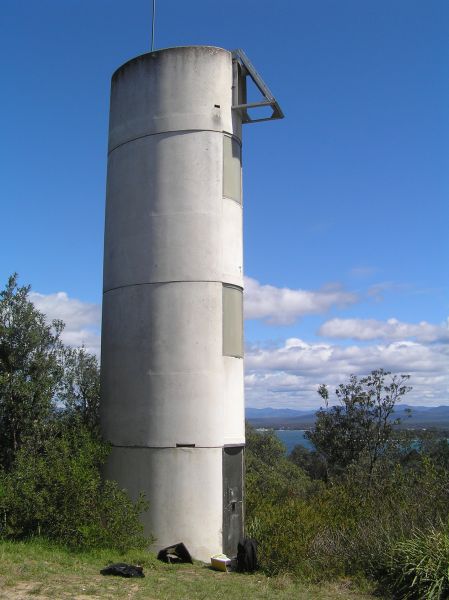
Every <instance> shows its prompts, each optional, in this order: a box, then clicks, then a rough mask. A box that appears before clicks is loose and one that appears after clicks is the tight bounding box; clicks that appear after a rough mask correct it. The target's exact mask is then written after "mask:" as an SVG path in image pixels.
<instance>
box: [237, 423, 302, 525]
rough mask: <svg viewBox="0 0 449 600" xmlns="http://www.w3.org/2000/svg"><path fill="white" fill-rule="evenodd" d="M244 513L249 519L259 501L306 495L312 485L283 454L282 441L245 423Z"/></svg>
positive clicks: (257, 506)
mask: <svg viewBox="0 0 449 600" xmlns="http://www.w3.org/2000/svg"><path fill="white" fill-rule="evenodd" d="M245 464H246V481H245V502H246V514H247V518H248V519H250V518H251V516H252V515H253V514H254V512H255V511H256V509H258V508H259V507H260V504H261V502H262V501H263V500H264V501H267V500H268V501H270V502H273V503H276V502H278V501H280V500H282V499H284V498H291V497H299V496H303V495H304V494H307V493H308V491H309V489H310V487H311V484H310V481H309V479H308V477H307V476H306V474H305V473H304V471H303V470H302V469H300V468H299V467H297V466H296V465H294V464H293V463H292V462H291V461H289V460H288V459H287V458H286V456H285V448H284V446H283V444H282V442H280V441H279V439H278V438H277V437H276V436H275V435H274V434H273V432H272V431H264V432H257V431H256V430H255V429H253V428H252V427H251V426H250V425H248V424H247V425H246V450H245Z"/></svg>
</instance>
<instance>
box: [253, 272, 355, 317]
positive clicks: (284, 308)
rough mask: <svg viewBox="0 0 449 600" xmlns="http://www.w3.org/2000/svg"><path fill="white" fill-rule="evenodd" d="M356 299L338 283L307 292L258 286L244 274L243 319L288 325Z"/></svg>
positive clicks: (257, 283)
mask: <svg viewBox="0 0 449 600" xmlns="http://www.w3.org/2000/svg"><path fill="white" fill-rule="evenodd" d="M357 301H358V297H357V296H356V294H353V293H352V292H348V291H346V290H344V289H343V288H342V287H341V286H339V285H333V286H328V287H326V288H323V289H321V290H317V291H310V290H301V289H291V288H278V287H275V286H273V285H262V284H260V283H259V282H258V281H257V280H256V279H252V278H251V277H245V318H246V319H263V320H264V321H265V322H266V323H269V324H270V325H290V324H292V323H294V322H295V321H296V320H297V319H299V318H301V317H303V316H305V315H317V314H323V313H326V312H327V311H328V310H329V309H330V308H332V307H333V306H338V307H345V306H349V305H351V304H354V303H355V302H357Z"/></svg>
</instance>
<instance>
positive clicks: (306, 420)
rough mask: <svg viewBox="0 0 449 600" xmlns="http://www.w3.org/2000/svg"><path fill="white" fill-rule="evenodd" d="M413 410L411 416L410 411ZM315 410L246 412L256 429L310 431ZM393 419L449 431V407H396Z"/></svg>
mask: <svg viewBox="0 0 449 600" xmlns="http://www.w3.org/2000/svg"><path fill="white" fill-rule="evenodd" d="M409 410H411V416H409V414H408V411H409ZM315 413H316V411H315V410H313V411H311V410H294V409H291V408H271V407H270V408H251V407H248V408H246V410H245V416H246V419H247V420H248V421H249V422H250V423H251V425H254V426H255V427H266V428H273V429H276V428H283V429H308V428H310V427H312V426H313V424H314V422H315ZM393 418H395V419H396V418H400V419H401V426H402V427H408V428H425V427H437V428H439V429H449V406H408V405H406V404H400V405H398V406H397V407H396V410H395V412H394V416H393Z"/></svg>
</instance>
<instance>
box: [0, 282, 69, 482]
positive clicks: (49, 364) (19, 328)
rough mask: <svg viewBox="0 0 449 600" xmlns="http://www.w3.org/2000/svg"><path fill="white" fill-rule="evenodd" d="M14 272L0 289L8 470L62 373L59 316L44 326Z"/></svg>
mask: <svg viewBox="0 0 449 600" xmlns="http://www.w3.org/2000/svg"><path fill="white" fill-rule="evenodd" d="M29 291H30V287H29V286H23V287H19V286H18V285H17V275H13V276H11V277H10V278H9V280H8V283H7V285H6V288H5V289H4V290H3V291H2V292H0V430H1V432H2V435H1V437H0V465H2V466H3V467H4V468H5V469H7V470H8V469H10V468H11V466H12V464H13V461H14V457H15V455H16V453H17V452H18V450H19V449H20V447H21V445H22V443H23V440H24V439H25V438H26V437H29V436H32V435H33V434H38V433H39V431H38V430H39V429H40V428H42V425H43V423H44V422H45V420H46V419H47V418H48V417H49V415H50V414H51V412H52V407H53V406H52V401H53V397H54V395H55V393H56V391H57V389H58V386H59V383H60V381H61V377H62V366H61V360H60V358H61V351H62V343H61V339H60V336H61V332H62V329H63V324H62V322H61V321H53V322H52V323H51V324H50V325H48V324H47V323H46V321H45V315H43V314H42V313H40V312H39V311H38V310H37V309H36V308H35V307H34V305H33V304H32V303H31V302H30V301H29V299H28V294H29Z"/></svg>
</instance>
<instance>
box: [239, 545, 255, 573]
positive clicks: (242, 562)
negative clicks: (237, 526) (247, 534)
mask: <svg viewBox="0 0 449 600" xmlns="http://www.w3.org/2000/svg"><path fill="white" fill-rule="evenodd" d="M257 568H258V564H257V542H256V540H253V539H252V538H244V539H243V540H241V541H240V542H239V543H238V545H237V571H238V572H239V573H254V571H256V570H257Z"/></svg>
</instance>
